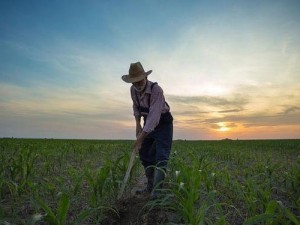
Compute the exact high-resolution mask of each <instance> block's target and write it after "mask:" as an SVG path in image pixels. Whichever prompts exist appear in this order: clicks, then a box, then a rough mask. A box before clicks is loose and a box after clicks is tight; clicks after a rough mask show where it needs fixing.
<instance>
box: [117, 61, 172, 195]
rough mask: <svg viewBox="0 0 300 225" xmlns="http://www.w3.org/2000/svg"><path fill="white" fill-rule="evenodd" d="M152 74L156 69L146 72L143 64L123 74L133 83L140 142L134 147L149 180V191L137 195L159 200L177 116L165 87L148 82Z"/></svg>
mask: <svg viewBox="0 0 300 225" xmlns="http://www.w3.org/2000/svg"><path fill="white" fill-rule="evenodd" d="M150 73H152V70H149V71H147V72H145V70H144V68H143V66H142V64H141V63H140V62H136V63H131V64H130V67H129V74H128V75H123V76H122V80H123V81H125V82H126V83H132V86H131V88H130V93H131V98H132V101H133V114H134V117H135V121H136V141H135V142H134V146H133V147H134V149H135V150H136V151H139V155H140V160H141V162H142V165H143V166H144V169H145V174H146V177H147V186H146V188H145V189H144V190H141V191H137V193H138V194H141V193H151V197H152V198H157V197H158V194H159V189H161V188H162V183H163V180H164V179H165V172H166V167H167V163H168V160H169V155H170V150H171V145H172V139H173V117H172V115H171V113H170V107H169V105H168V103H167V102H166V101H165V97H164V94H163V90H162V88H161V87H160V86H159V85H158V84H157V83H156V82H155V83H154V82H151V81H149V80H148V78H147V77H148V75H149V74H150ZM141 117H143V127H142V126H141Z"/></svg>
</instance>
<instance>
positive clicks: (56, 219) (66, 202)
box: [36, 193, 70, 225]
mask: <svg viewBox="0 0 300 225" xmlns="http://www.w3.org/2000/svg"><path fill="white" fill-rule="evenodd" d="M36 202H37V204H38V205H39V206H40V207H41V208H42V209H43V210H44V211H45V213H46V215H45V220H46V222H48V223H49V225H65V224H67V222H66V221H67V214H68V210H69V207H70V197H69V196H68V195H67V194H65V193H62V194H61V195H60V198H59V201H58V206H57V210H56V213H55V212H54V211H53V210H52V209H51V208H50V207H49V206H48V205H47V203H46V202H44V201H43V200H42V199H41V198H39V197H37V198H36Z"/></svg>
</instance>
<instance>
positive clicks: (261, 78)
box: [0, 0, 300, 140]
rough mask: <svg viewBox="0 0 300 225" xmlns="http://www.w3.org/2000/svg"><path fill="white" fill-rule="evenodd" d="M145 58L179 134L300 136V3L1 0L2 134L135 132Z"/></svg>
mask: <svg viewBox="0 0 300 225" xmlns="http://www.w3.org/2000/svg"><path fill="white" fill-rule="evenodd" d="M137 61H140V62H141V63H142V65H143V67H144V69H145V70H146V71H148V70H153V72H152V73H151V74H150V75H149V77H148V79H149V80H150V81H153V82H158V84H159V85H160V86H161V87H162V88H163V90H164V95H165V98H166V101H167V102H168V103H169V105H170V107H171V112H172V114H173V116H174V139H188V140H211V139H212V140H219V139H224V138H231V139H289V138H291V139H294V138H300V1H299V0H263V1H262V0H236V1H231V0H226V1H225V0H224V1H222V0H220V1H217V0H201V1H200V0H198V1H196V0H187V1H182V0H164V1H162V0H140V1H138V0H128V1H127V0H124V1H121V0H119V1H118V0H110V1H109V0H102V1H101V0H97V1H96V0H81V1H79V0H72V1H71V0H70V1H63V0H51V1H50V0H36V1H31V0H28V1H22V0H19V1H18V0H1V1H0V137H18V138H74V139H77V138H78V139H134V138H135V120H134V117H133V111H132V100H131V98H130V92H129V89H130V84H127V83H125V82H123V81H122V80H121V76H122V75H124V74H128V70H129V65H130V63H132V62H137Z"/></svg>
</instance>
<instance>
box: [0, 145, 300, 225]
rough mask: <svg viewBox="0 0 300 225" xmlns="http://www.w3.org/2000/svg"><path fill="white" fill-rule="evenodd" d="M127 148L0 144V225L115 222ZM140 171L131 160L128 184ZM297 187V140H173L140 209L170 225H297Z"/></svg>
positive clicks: (299, 183)
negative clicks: (156, 191)
mask: <svg viewBox="0 0 300 225" xmlns="http://www.w3.org/2000/svg"><path fill="white" fill-rule="evenodd" d="M132 144H133V142H132V141H96V140H52V139H32V140H31V139H0V152H1V153H0V159H1V164H0V174H1V176H0V195H1V205H0V224H6V225H7V224H50V225H63V224H103V223H104V222H103V221H105V217H106V216H107V215H112V214H115V215H116V216H118V213H119V212H118V210H117V208H116V207H115V203H116V197H117V192H118V190H119V188H120V185H121V181H122V179H123V177H124V174H125V172H126V169H127V165H128V161H129V156H130V151H131V148H132ZM140 171H141V166H140V163H139V162H138V160H136V162H135V165H134V168H133V171H132V174H131V178H135V177H136V176H137V174H139V173H140ZM133 180H134V179H131V182H133ZM299 187H300V140H257V141H254V140H253V141H238V140H235V141H232V140H223V141H180V140H178V141H174V142H173V147H172V154H171V158H170V162H169V167H168V171H167V177H166V183H165V185H164V189H163V190H162V193H163V197H162V198H161V199H159V200H157V201H152V202H149V204H148V206H149V210H150V208H151V207H160V208H163V209H165V210H168V211H172V212H173V213H176V215H177V221H176V222H174V221H173V224H192V225H196V224H245V225H248V224H291V225H292V224H300V222H299V221H300V188H299ZM129 188H130V187H129ZM108 212H109V213H108Z"/></svg>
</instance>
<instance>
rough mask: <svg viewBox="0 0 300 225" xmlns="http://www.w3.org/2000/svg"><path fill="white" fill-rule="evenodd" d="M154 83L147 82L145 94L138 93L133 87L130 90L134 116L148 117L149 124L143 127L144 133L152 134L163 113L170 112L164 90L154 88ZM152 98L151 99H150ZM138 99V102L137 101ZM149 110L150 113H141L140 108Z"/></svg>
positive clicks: (155, 86) (156, 85) (156, 86)
mask: <svg viewBox="0 0 300 225" xmlns="http://www.w3.org/2000/svg"><path fill="white" fill-rule="evenodd" d="M152 84H153V82H151V81H149V80H148V81H147V84H146V87H145V90H144V91H143V92H137V91H136V90H135V88H134V86H133V85H132V86H131V88H130V93H131V98H132V101H133V114H134V116H135V117H141V116H144V115H146V116H147V122H146V124H145V126H144V127H143V131H144V132H146V133H150V132H151V131H153V130H154V129H155V127H156V126H157V125H158V123H159V120H160V115H161V114H162V113H166V112H168V111H170V108H169V106H168V105H167V104H166V101H165V97H164V93H163V90H162V88H161V87H160V86H159V85H158V84H155V85H154V86H153V87H152V91H151V85H152ZM150 96H151V97H150ZM137 98H138V100H137ZM149 98H150V105H149ZM139 103H140V104H139ZM139 105H140V106H141V107H145V108H149V113H148V114H147V113H141V112H140V111H139V110H138V106H139Z"/></svg>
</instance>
